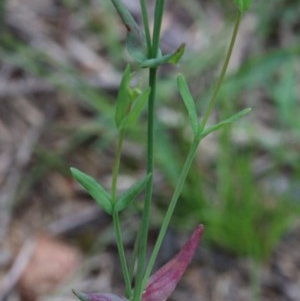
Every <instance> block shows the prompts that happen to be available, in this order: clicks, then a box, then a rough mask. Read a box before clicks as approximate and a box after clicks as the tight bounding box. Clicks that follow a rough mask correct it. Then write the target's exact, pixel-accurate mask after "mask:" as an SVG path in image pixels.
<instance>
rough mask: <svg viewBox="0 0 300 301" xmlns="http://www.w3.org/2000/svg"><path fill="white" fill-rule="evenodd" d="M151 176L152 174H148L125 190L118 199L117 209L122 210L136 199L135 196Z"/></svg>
mask: <svg viewBox="0 0 300 301" xmlns="http://www.w3.org/2000/svg"><path fill="white" fill-rule="evenodd" d="M151 177H152V174H148V175H147V176H145V177H144V178H143V179H141V180H139V181H137V182H136V183H135V184H133V185H132V186H131V187H130V188H129V189H128V190H127V191H125V192H124V193H123V194H122V195H121V196H120V197H119V199H118V200H117V203H116V206H115V210H116V211H117V212H120V211H122V210H123V209H125V208H127V207H128V205H129V204H130V203H131V202H132V201H133V200H134V199H135V197H136V196H137V195H138V194H139V193H141V192H142V190H143V189H144V187H145V186H146V184H147V183H148V181H149V180H150V178H151Z"/></svg>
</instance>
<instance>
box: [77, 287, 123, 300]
mask: <svg viewBox="0 0 300 301" xmlns="http://www.w3.org/2000/svg"><path fill="white" fill-rule="evenodd" d="M72 292H73V294H74V295H75V296H76V297H77V298H78V299H79V300H81V301H128V299H126V298H125V297H122V296H117V295H114V294H107V293H89V294H86V293H82V292H78V291H75V290H74V289H73V290H72Z"/></svg>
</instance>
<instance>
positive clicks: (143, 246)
mask: <svg viewBox="0 0 300 301" xmlns="http://www.w3.org/2000/svg"><path fill="white" fill-rule="evenodd" d="M156 73H157V68H153V69H150V74H149V86H150V88H151V92H150V95H149V102H148V133H147V174H152V175H151V178H150V180H149V181H148V183H147V186H146V196H145V204H144V210H143V217H142V223H141V236H140V248H139V254H138V265H137V274H136V283H135V290H134V300H135V301H139V300H140V299H141V296H142V292H143V287H142V279H143V276H144V271H145V266H146V265H145V262H146V253H147V242H148V232H149V221H150V208H151V200H152V191H153V166H154V156H153V149H154V147H153V145H154V103H155V94H156Z"/></svg>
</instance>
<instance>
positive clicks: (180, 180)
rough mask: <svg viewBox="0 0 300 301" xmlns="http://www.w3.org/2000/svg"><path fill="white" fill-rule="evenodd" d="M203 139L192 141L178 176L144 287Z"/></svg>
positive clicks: (200, 137) (144, 280)
mask: <svg viewBox="0 0 300 301" xmlns="http://www.w3.org/2000/svg"><path fill="white" fill-rule="evenodd" d="M201 139H202V136H201V135H198V136H197V137H196V139H195V140H194V142H193V143H192V145H191V148H190V151H189V154H188V156H187V159H186V161H185V163H184V166H183V168H182V171H181V174H180V176H179V178H178V181H177V185H176V187H175V190H174V193H173V196H172V198H171V201H170V205H169V207H168V210H167V212H166V215H165V218H164V220H163V223H162V225H161V228H160V232H159V234H158V237H157V240H156V243H155V246H154V248H153V251H152V253H151V257H150V259H149V263H148V266H147V269H146V272H145V276H144V279H143V288H144V287H145V286H146V284H147V281H148V279H149V277H150V274H151V272H152V269H153V266H154V263H155V260H156V257H157V254H158V252H159V249H160V247H161V244H162V242H163V239H164V237H165V234H166V232H167V228H168V226H169V223H170V220H171V218H172V215H173V212H174V209H175V206H176V204H177V201H178V198H179V196H180V194H181V191H182V188H183V186H184V182H185V179H186V177H187V175H188V172H189V169H190V167H191V164H192V162H193V159H194V157H195V154H196V151H197V148H198V145H199V143H200V141H201Z"/></svg>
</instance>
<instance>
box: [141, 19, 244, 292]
mask: <svg viewBox="0 0 300 301" xmlns="http://www.w3.org/2000/svg"><path fill="white" fill-rule="evenodd" d="M240 19H241V14H240V13H238V16H237V20H236V24H235V27H234V30H233V34H232V38H231V42H230V46H229V49H228V51H227V54H226V58H225V63H224V66H223V68H222V70H221V74H220V77H219V79H218V81H217V85H216V88H215V91H214V93H213V96H212V98H211V100H210V102H209V106H208V108H207V110H206V112H205V115H204V116H205V117H204V119H203V121H202V123H201V125H200V128H199V131H198V134H197V136H196V137H195V139H194V141H193V143H192V145H191V148H190V151H189V153H188V156H187V159H186V161H185V163H184V166H183V168H182V171H181V174H180V176H179V178H178V181H177V185H176V187H175V190H174V193H173V195H172V198H171V201H170V204H169V207H168V210H167V212H166V215H165V218H164V220H163V223H162V226H161V229H160V232H159V234H158V237H157V240H156V243H155V246H154V248H153V251H152V254H151V256H150V259H149V263H148V266H147V269H146V272H145V275H144V278H143V281H142V288H143V289H144V287H145V286H146V284H147V281H148V279H149V277H150V274H151V272H152V269H153V266H154V263H155V260H156V257H157V255H158V252H159V249H160V247H161V244H162V242H163V239H164V237H165V234H166V231H167V228H168V226H169V223H170V220H171V218H172V215H173V212H174V209H175V207H176V204H177V201H178V198H179V196H180V194H181V191H182V189H183V186H184V182H185V180H186V177H187V175H188V172H189V170H190V167H191V164H192V162H193V159H194V157H195V154H196V151H197V148H198V145H199V143H200V142H201V140H202V138H203V135H202V131H203V129H204V127H205V125H206V123H207V120H208V118H209V115H210V113H211V111H212V109H213V106H214V104H215V102H216V99H217V95H218V92H219V90H220V87H221V84H222V82H223V80H224V77H225V73H226V69H227V67H228V63H229V60H230V57H231V54H232V49H233V46H234V43H235V40H236V36H237V32H238V28H239V24H240Z"/></svg>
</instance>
